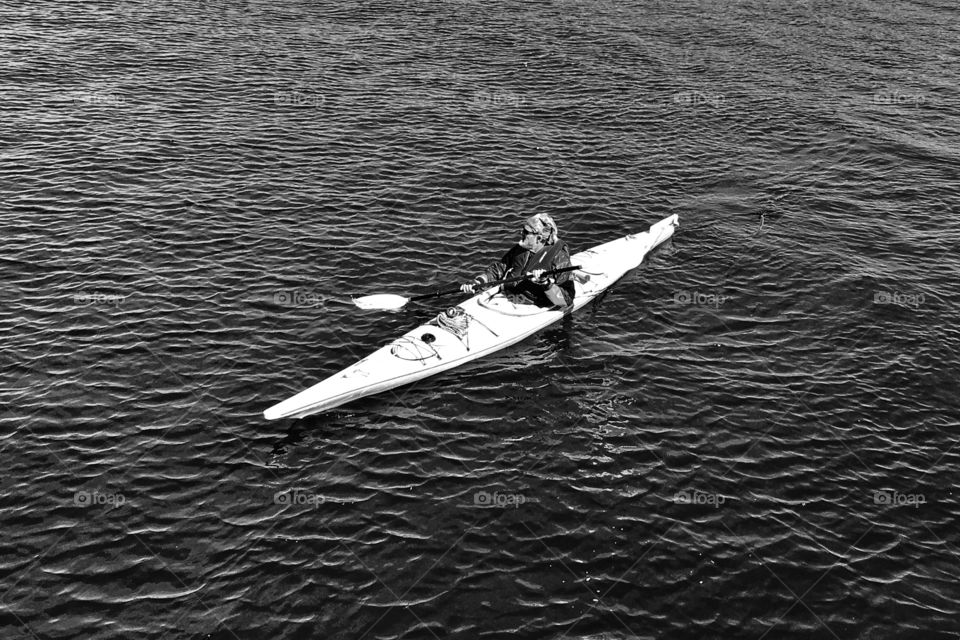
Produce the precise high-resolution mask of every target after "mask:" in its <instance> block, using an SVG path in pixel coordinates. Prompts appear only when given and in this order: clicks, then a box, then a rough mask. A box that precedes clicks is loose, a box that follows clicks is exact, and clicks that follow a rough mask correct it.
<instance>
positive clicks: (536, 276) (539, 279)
mask: <svg viewBox="0 0 960 640" xmlns="http://www.w3.org/2000/svg"><path fill="white" fill-rule="evenodd" d="M543 272H544V269H534V270H533V271H531V272H530V278H531V279H532V280H533V282H534V284H539V285H542V286H547V285H548V284H550V280H549V278H544V277H543Z"/></svg>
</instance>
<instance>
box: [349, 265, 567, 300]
mask: <svg viewBox="0 0 960 640" xmlns="http://www.w3.org/2000/svg"><path fill="white" fill-rule="evenodd" d="M579 268H580V267H579V266H577V267H563V268H562V269H551V270H550V271H544V272H543V274H541V277H542V276H548V275H553V274H555V273H564V272H566V271H576V270H577V269H579ZM530 277H531V276H530V274H529V273H526V274H524V275H522V276H520V277H518V278H507V279H505V280H494V281H493V282H484V283H483V284H478V285H477V288H478V289H485V288H487V287H492V286H494V285H498V284H509V283H511V282H519V281H521V280H527V279H528V278H530ZM454 293H461V291H460V287H457V288H456V289H443V290H437V291H434V292H433V293H425V294H423V295H420V296H413V297H412V298H405V297H403V296H398V295H396V294H392V293H378V294H376V295H372V296H363V297H362V298H354V299H353V303H354V304H355V305H357V306H358V307H360V308H361V309H400V308H402V307H403V306H404V305H406V304H407V303H408V302H411V301H413V300H426V299H427V298H439V297H440V296H447V295H451V294H454Z"/></svg>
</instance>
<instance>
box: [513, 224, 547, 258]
mask: <svg viewBox="0 0 960 640" xmlns="http://www.w3.org/2000/svg"><path fill="white" fill-rule="evenodd" d="M517 244H519V245H520V246H521V247H523V248H524V249H527V250H528V251H534V252H536V251H540V249H543V247H544V244H543V242H542V241H541V240H540V236H538V235H537V234H536V232H535V231H534V230H533V229H531V228H530V227H528V226H527V225H523V230H522V231H520V242H518V243H517Z"/></svg>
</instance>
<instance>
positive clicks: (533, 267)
mask: <svg viewBox="0 0 960 640" xmlns="http://www.w3.org/2000/svg"><path fill="white" fill-rule="evenodd" d="M569 266H571V264H570V250H569V249H568V248H567V243H566V242H564V241H563V240H561V239H560V236H559V233H558V230H557V224H556V223H555V222H554V221H553V218H551V217H550V216H548V215H547V214H545V213H538V214H537V215H535V216H531V217H529V218H527V219H526V220H525V221H524V222H523V229H521V230H520V241H519V242H517V244H515V245H514V246H513V247H511V248H510V250H509V251H507V253H506V254H505V255H504V256H503V257H502V258H500V260H499V261H497V262H495V263H493V264H492V265H491V266H490V267H489V268H488V269H487V270H486V271H484V272H483V273H482V274H480V275H479V276H477V277H476V278H475V280H474V282H473V283H470V284H465V285H463V286H461V287H460V290H461V291H463V292H464V293H474V292H475V291H476V288H477V287H478V286H480V285H482V284H483V283H485V282H493V281H494V280H503V279H506V278H517V277H520V276H522V275H524V274H526V273H529V274H530V275H531V278H532V279H527V280H521V281H520V282H517V283H512V284H507V285H503V289H504V293H506V294H507V295H509V296H511V298H512V299H513V300H514V302H515V303H517V304H535V305H537V306H540V307H552V306H558V307H569V306H570V305H571V304H572V303H573V296H574V288H573V280H572V279H571V277H570V272H569V271H568V272H565V273H558V274H555V275H551V276H547V277H544V276H543V272H544V271H550V270H552V269H563V268H564V267H569Z"/></svg>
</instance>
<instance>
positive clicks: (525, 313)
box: [263, 214, 679, 420]
mask: <svg viewBox="0 0 960 640" xmlns="http://www.w3.org/2000/svg"><path fill="white" fill-rule="evenodd" d="M678 225H679V218H678V216H677V215H676V214H674V215H672V216H670V217H669V218H664V219H663V220H661V221H660V222H658V223H656V224H655V225H653V226H652V227H650V229H649V230H648V231H645V232H642V233H635V234H633V235H629V236H626V237H624V238H620V239H618V240H613V241H612V242H607V243H606V244H601V245H599V246H596V247H594V248H593V249H588V250H587V251H581V252H580V253H577V254H575V255H573V256H571V257H570V263H571V264H573V265H579V266H580V267H581V268H580V269H578V270H577V271H574V272H573V276H574V280H575V281H576V284H575V287H576V295H575V297H574V299H573V305H572V306H571V307H568V308H566V309H559V308H557V307H552V308H542V307H537V306H533V305H528V304H514V303H513V302H512V301H511V300H510V299H508V297H507V296H505V295H504V294H503V293H500V292H499V287H496V288H493V289H490V290H487V291H484V292H481V293H479V294H477V295H475V296H474V297H472V298H470V299H469V300H466V301H464V302H461V303H460V304H459V305H457V306H456V307H452V309H453V313H452V314H451V313H450V312H444V313H441V314H440V315H439V316H437V317H436V318H435V319H433V320H431V321H430V322H428V323H426V324H423V325H420V326H419V327H417V328H416V329H413V330H412V331H409V332H407V333H405V334H404V335H402V336H400V337H399V338H396V339H395V340H393V341H391V342H390V343H389V344H387V345H384V346H383V347H381V348H380V349H378V350H376V351H374V352H373V353H371V354H370V355H369V356H367V357H366V358H364V359H363V360H360V361H359V362H357V363H356V364H353V365H351V366H349V367H347V368H346V369H344V370H343V371H341V372H339V373H336V374H334V375H332V376H330V377H329V378H327V379H326V380H323V381H321V382H318V383H317V384H315V385H313V386H312V387H310V388H309V389H306V390H305V391H301V392H300V393H298V394H297V395H295V396H293V397H291V398H288V399H287V400H284V401H283V402H281V403H279V404H275V405H273V406H272V407H270V408H269V409H267V410H266V411H264V412H263V416H264V417H265V418H266V419H268V420H277V419H279V418H302V417H304V416H308V415H311V414H314V413H320V412H322V411H327V410H328V409H333V408H334V407H339V406H340V405H342V404H346V403H347V402H351V401H353V400H356V399H358V398H363V397H365V396H369V395H373V394H375V393H381V392H383V391H387V390H389V389H394V388H396V387H399V386H402V385H405V384H410V383H411V382H416V381H417V380H422V379H423V378H427V377H429V376H432V375H436V374H438V373H440V372H442V371H446V370H448V369H453V368H454V367H459V366H460V365H462V364H465V363H467V362H470V361H471V360H476V359H477V358H482V357H483V356H485V355H488V354H490V353H493V352H494V351H499V350H500V349H504V348H506V347H509V346H510V345H512V344H515V343H517V342H520V341H521V340H523V339H524V338H526V337H528V336H530V335H532V334H534V333H536V332H537V331H539V330H540V329H543V328H544V327H546V326H547V325H550V324H552V323H554V322H556V321H557V320H560V319H561V318H563V317H564V315H565V314H568V313H572V312H573V311H576V310H577V309H579V308H580V307H582V306H583V305H585V304H587V303H588V302H590V301H591V300H593V299H594V298H596V297H597V296H598V295H600V294H601V293H603V292H604V291H605V290H606V289H607V288H608V287H609V286H610V285H612V284H613V283H614V282H616V281H617V280H619V279H620V278H621V277H623V274H625V273H626V272H627V271H629V270H631V269H633V268H635V267H637V266H638V265H639V264H640V263H641V262H642V261H643V258H644V256H646V254H647V252H649V251H650V250H651V249H653V248H654V247H656V246H657V245H659V244H660V243H661V242H663V241H664V240H666V239H667V238H669V237H670V236H672V235H673V231H674V229H676V227H677V226H678Z"/></svg>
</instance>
